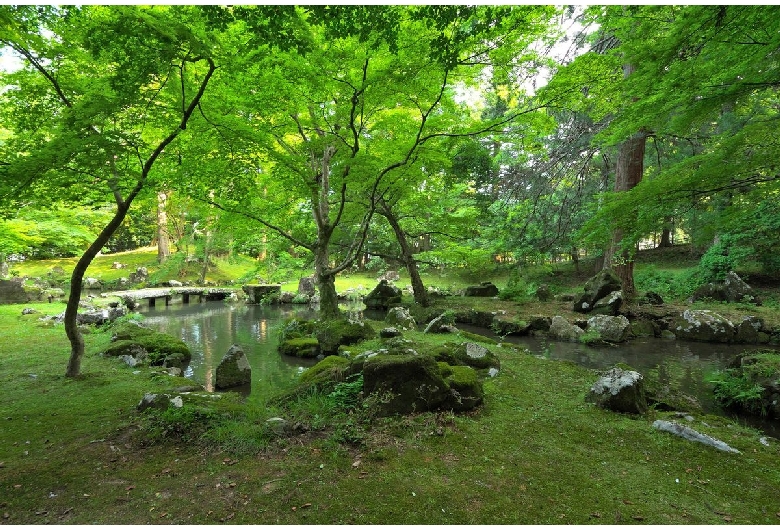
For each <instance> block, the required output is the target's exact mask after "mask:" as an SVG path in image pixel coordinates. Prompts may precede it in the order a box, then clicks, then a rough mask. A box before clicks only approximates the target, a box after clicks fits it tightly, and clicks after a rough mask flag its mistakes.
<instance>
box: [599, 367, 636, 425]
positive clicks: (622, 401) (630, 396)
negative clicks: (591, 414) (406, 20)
mask: <svg viewBox="0 0 780 530" xmlns="http://www.w3.org/2000/svg"><path fill="white" fill-rule="evenodd" d="M586 399H587V401H589V402H591V403H595V404H596V406H598V407H601V408H603V409H607V410H613V411H615V412H628V413H631V414H644V413H645V412H647V397H646V395H645V389H644V385H643V382H642V374H640V373H639V372H635V371H633V370H625V369H623V368H620V367H614V368H612V369H610V370H608V371H606V372H604V373H603V374H602V375H601V377H600V378H599V379H598V381H596V382H595V383H594V384H593V386H592V387H591V388H590V392H589V393H588V396H587V397H586Z"/></svg>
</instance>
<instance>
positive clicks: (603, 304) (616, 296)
mask: <svg viewBox="0 0 780 530" xmlns="http://www.w3.org/2000/svg"><path fill="white" fill-rule="evenodd" d="M622 304H623V291H612V292H611V293H609V294H608V295H607V296H605V297H604V298H600V299H599V300H596V303H595V304H593V307H592V308H591V310H590V312H591V313H593V314H594V315H611V316H617V315H618V314H619V313H620V306H621V305H622Z"/></svg>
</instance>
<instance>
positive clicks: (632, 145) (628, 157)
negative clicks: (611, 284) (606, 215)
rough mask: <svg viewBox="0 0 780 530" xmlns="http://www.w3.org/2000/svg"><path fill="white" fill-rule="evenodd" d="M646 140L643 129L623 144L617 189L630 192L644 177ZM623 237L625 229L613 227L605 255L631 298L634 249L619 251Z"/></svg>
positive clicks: (605, 259) (618, 162) (616, 167)
mask: <svg viewBox="0 0 780 530" xmlns="http://www.w3.org/2000/svg"><path fill="white" fill-rule="evenodd" d="M646 139H647V134H646V133H644V132H639V133H636V134H634V135H633V136H632V137H631V138H629V139H628V140H626V141H625V142H623V143H622V144H621V145H620V151H619V153H618V160H617V164H616V166H615V191H618V192H620V191H628V190H630V189H632V188H634V187H635V186H636V185H637V184H639V181H640V180H642V172H643V170H644V157H645V143H646ZM622 240H623V230H622V229H620V228H617V229H615V230H613V232H612V244H611V245H610V247H609V249H608V250H607V253H606V254H605V256H604V268H612V269H613V270H614V271H615V273H616V274H617V275H618V277H619V278H620V279H621V280H622V282H623V297H624V299H630V298H631V297H633V296H634V295H635V294H636V287H635V286H634V260H633V255H632V254H633V252H631V251H629V250H628V249H625V250H623V251H622V252H620V251H619V250H620V243H621V241H622Z"/></svg>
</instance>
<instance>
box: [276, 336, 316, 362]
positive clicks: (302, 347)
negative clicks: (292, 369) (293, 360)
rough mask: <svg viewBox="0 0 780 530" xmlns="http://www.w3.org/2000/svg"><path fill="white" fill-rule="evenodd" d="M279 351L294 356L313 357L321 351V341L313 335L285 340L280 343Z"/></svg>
mask: <svg viewBox="0 0 780 530" xmlns="http://www.w3.org/2000/svg"><path fill="white" fill-rule="evenodd" d="M279 353H281V354H283V355H290V356H292V357H301V358H305V359H313V358H314V357H317V355H319V353H320V348H319V342H317V339H315V338H313V337H301V338H297V339H289V340H285V341H283V342H280V343H279Z"/></svg>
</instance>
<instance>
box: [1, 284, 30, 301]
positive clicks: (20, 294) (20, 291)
mask: <svg viewBox="0 0 780 530" xmlns="http://www.w3.org/2000/svg"><path fill="white" fill-rule="evenodd" d="M29 301H30V299H29V297H28V296H27V293H26V292H25V290H24V287H22V282H21V279H20V278H13V279H10V280H0V304H23V303H25V302H29Z"/></svg>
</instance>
